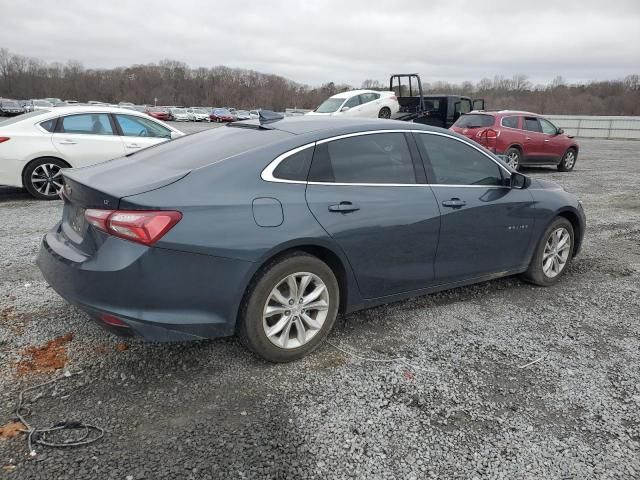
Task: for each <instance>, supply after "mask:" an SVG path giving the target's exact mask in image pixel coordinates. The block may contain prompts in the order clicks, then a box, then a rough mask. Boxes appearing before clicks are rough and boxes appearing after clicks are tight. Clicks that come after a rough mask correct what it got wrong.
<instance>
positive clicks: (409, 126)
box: [235, 115, 442, 135]
mask: <svg viewBox="0 0 640 480" xmlns="http://www.w3.org/2000/svg"><path fill="white" fill-rule="evenodd" d="M235 123H238V124H244V125H255V126H258V125H262V126H263V127H265V128H269V129H273V130H281V131H283V132H288V133H293V134H294V135H304V134H309V133H314V132H318V133H319V132H325V131H331V132H332V134H338V135H339V134H340V131H343V133H350V132H352V131H360V130H362V131H366V130H387V129H388V130H429V131H440V130H442V129H439V128H437V127H431V126H428V125H422V124H420V123H412V122H402V121H400V120H383V119H380V118H358V117H351V118H350V117H325V116H315V115H312V116H305V115H302V116H293V117H284V118H283V119H281V120H275V121H270V122H266V123H263V124H261V123H260V121H259V120H245V121H242V122H235ZM336 132H337V133H336Z"/></svg>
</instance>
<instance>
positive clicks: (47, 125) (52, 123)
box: [40, 118, 56, 132]
mask: <svg viewBox="0 0 640 480" xmlns="http://www.w3.org/2000/svg"><path fill="white" fill-rule="evenodd" d="M40 127H42V128H44V129H45V130H46V131H47V132H53V129H54V128H55V127H56V119H55V118H52V119H51V120H46V121H44V122H42V123H40Z"/></svg>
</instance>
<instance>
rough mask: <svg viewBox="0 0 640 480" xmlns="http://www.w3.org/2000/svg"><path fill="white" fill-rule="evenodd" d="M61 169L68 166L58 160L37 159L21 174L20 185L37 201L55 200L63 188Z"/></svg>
mask: <svg viewBox="0 0 640 480" xmlns="http://www.w3.org/2000/svg"><path fill="white" fill-rule="evenodd" d="M63 168H69V165H67V164H66V163H65V162H63V161H62V160H60V159H58V158H39V159H37V160H34V161H32V162H31V163H30V164H29V165H27V168H25V169H24V172H22V184H23V185H24V188H26V189H27V192H29V193H30V194H31V196H33V197H35V198H37V199H38V200H57V199H58V198H59V195H60V191H61V190H62V187H63V186H64V182H63V180H62V172H60V170H61V169H63Z"/></svg>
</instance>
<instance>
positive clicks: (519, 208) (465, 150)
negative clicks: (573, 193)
mask: <svg viewBox="0 0 640 480" xmlns="http://www.w3.org/2000/svg"><path fill="white" fill-rule="evenodd" d="M415 137H416V140H417V142H418V145H419V147H420V151H421V153H422V154H423V157H424V158H425V167H426V168H427V174H428V177H429V181H430V183H431V184H432V185H431V187H432V189H433V192H434V194H435V197H436V199H437V201H438V205H439V207H440V211H441V226H440V241H439V243H438V253H437V255H436V263H435V281H436V283H438V284H445V283H452V282H457V281H462V280H469V279H473V278H476V277H481V276H486V275H491V274H499V273H502V272H506V271H510V270H514V269H517V268H519V267H521V266H522V264H523V262H524V261H525V256H526V252H527V248H528V246H529V242H530V241H531V232H532V231H533V222H534V202H533V197H532V196H531V194H530V193H529V192H528V191H527V190H521V189H512V188H510V187H508V186H505V185H506V184H507V183H508V180H507V179H508V178H509V177H510V172H508V171H507V170H506V169H505V168H504V167H502V166H501V165H499V164H498V162H497V161H495V160H493V159H492V158H491V157H490V156H489V155H488V154H485V153H483V152H482V151H481V150H480V148H476V147H474V146H472V145H471V144H469V143H467V142H465V141H464V140H461V139H458V138H454V137H450V136H447V135H437V134H433V133H416V134H415Z"/></svg>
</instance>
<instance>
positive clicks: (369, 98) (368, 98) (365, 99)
mask: <svg viewBox="0 0 640 480" xmlns="http://www.w3.org/2000/svg"><path fill="white" fill-rule="evenodd" d="M379 98H380V94H379V93H363V94H362V95H360V103H369V102H373V101H374V100H377V99H379Z"/></svg>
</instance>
